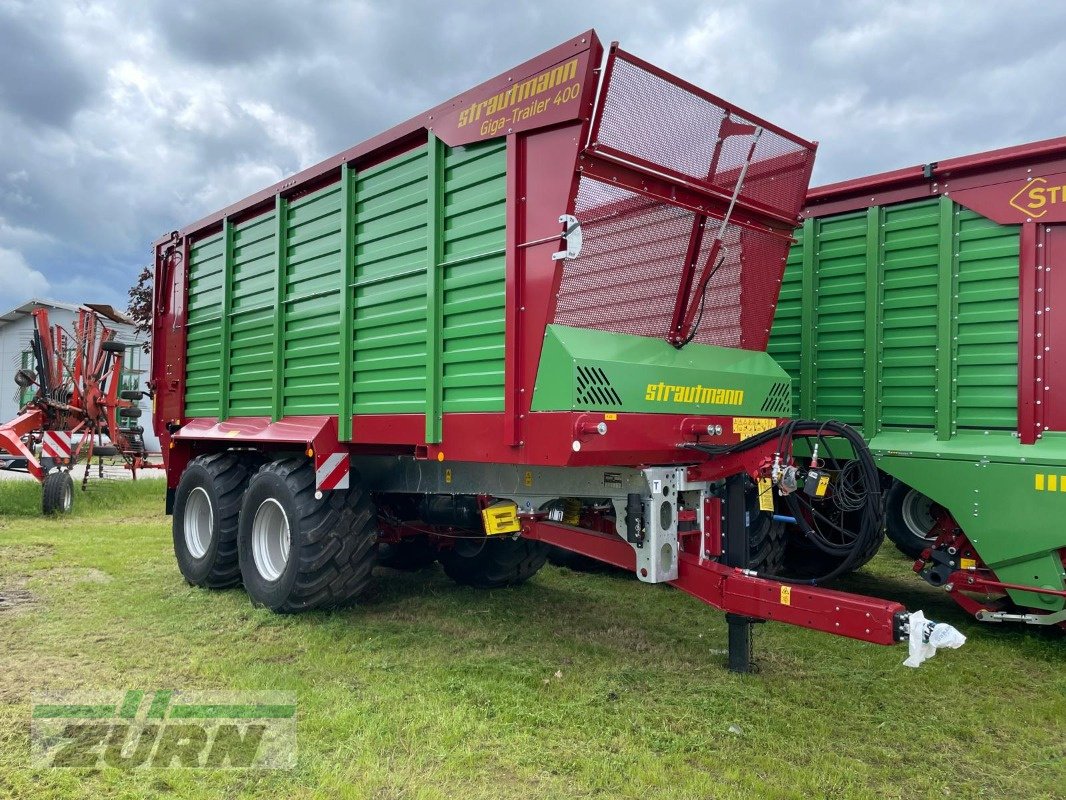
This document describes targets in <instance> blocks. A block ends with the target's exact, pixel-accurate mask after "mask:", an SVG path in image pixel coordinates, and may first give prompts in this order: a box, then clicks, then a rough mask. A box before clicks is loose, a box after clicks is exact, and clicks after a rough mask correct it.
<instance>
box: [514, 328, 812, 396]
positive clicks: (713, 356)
mask: <svg viewBox="0 0 1066 800" xmlns="http://www.w3.org/2000/svg"><path fill="white" fill-rule="evenodd" d="M790 399H791V392H790V388H789V379H788V375H787V373H786V372H785V371H784V370H783V369H781V367H779V366H778V365H777V364H776V363H775V362H774V360H773V359H772V358H771V357H770V356H769V355H768V354H767V353H762V352H756V351H753V350H740V349H736V348H728V347H713V346H711V345H703V344H689V345H687V346H685V347H684V348H682V349H680V350H678V349H676V348H674V347H672V346H671V345H670V344H669V343H667V342H666V341H665V340H664V339H653V338H650V337H647V336H631V335H628V334H621V333H607V332H604V331H595V330H587V329H585V328H571V327H568V326H565V325H549V326H548V327H547V330H546V332H545V337H544V350H543V351H542V352H541V359H540V367H539V369H538V371H537V383H536V386H535V387H534V390H533V407H532V409H533V411H603V412H612V411H627V412H644V413H653V414H731V415H738V416H789V415H790V414H791V403H790Z"/></svg>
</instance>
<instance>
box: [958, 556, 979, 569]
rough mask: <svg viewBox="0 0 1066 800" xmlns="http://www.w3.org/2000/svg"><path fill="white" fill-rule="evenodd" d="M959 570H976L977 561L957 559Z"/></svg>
mask: <svg viewBox="0 0 1066 800" xmlns="http://www.w3.org/2000/svg"><path fill="white" fill-rule="evenodd" d="M959 568H960V569H977V559H974V558H960V559H959Z"/></svg>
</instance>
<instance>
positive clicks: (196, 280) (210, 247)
mask: <svg viewBox="0 0 1066 800" xmlns="http://www.w3.org/2000/svg"><path fill="white" fill-rule="evenodd" d="M223 250H224V247H223V242H222V234H221V233H217V234H215V235H214V236H210V237H208V238H206V239H203V240H201V241H199V242H195V243H194V244H193V246H192V247H191V248H190V252H189V305H188V309H189V313H188V328H187V331H186V344H185V347H186V352H185V416H187V417H215V416H218V413H219V393H218V388H219V378H218V373H219V370H220V369H221V368H222V359H221V353H222V282H223V279H224V274H223V273H224V268H225V257H224V256H225V254H224V252H223Z"/></svg>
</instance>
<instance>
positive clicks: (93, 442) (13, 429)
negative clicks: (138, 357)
mask: <svg viewBox="0 0 1066 800" xmlns="http://www.w3.org/2000/svg"><path fill="white" fill-rule="evenodd" d="M33 317H34V323H35V325H34V330H33V338H32V341H31V351H32V353H33V362H34V366H35V369H20V370H19V371H18V372H17V373H16V375H15V381H16V383H18V385H19V386H20V387H21V388H22V389H29V388H31V387H36V392H35V393H34V395H33V398H32V399H31V400H30V402H29V403H27V404H26V405H25V406H24V407H23V409H22V410H21V412H20V413H19V415H18V416H17V417H15V419H13V420H11V421H10V422H7V423H5V424H3V425H0V449H2V450H4V451H6V452H8V453H10V454H12V455H15V456H21V457H22V458H23V459H25V461H26V469H27V471H28V472H29V473H30V474H31V475H33V477H35V478H36V479H37V480H38V481H40V482H41V484H42V502H41V507H42V509H43V511H44V513H46V514H49V513H57V512H63V513H65V512H68V511H70V508H71V505H72V502H73V494H74V493H73V488H74V484H73V480H72V478H71V475H70V469H71V467H73V466H74V465H76V464H79V463H84V464H85V474H84V476H83V478H82V488H84V487H85V485H86V484H87V482H88V480H89V474H90V473H89V464H90V462H91V461H92V459H93V457H94V456H96V457H97V458H102V457H105V456H109V457H118V458H121V459H122V460H123V462H124V463H125V466H126V468H127V469H129V470H131V471H132V472H133V475H134V476H136V471H137V470H139V469H144V468H147V467H155V466H161V465H156V464H149V463H147V461H146V460H145V455H146V454H145V448H144V439H143V435H142V434H143V433H144V429H143V428H142V427H140V426H139V425H137V424H136V422H137V420H138V418H139V417H140V414H141V410H140V408H138V407H137V401H138V400H139V399H140V398H141V396H142V393H141V392H139V391H131V390H123V389H122V388H121V385H122V380H121V378H122V370H123V359H124V358H125V355H126V350H127V345H126V344H124V343H122V342H119V341H116V340H115V332H114V331H113V330H112V329H110V328H108V327H106V326H105V325H104V324H103V323H102V322H101V320H100V319H99V317H97V315H96V314H95V313H94V312H92V311H89V310H86V309H82V310H80V311H79V312H78V317H77V320H76V322H75V327H74V330H73V331H66V330H64V329H63V327H62V326H60V325H50V324H49V321H48V312H47V311H46V310H45V309H43V308H39V309H37V310H36V311H34V312H33ZM130 423H133V424H130ZM105 439H106V440H107V441H106V444H105Z"/></svg>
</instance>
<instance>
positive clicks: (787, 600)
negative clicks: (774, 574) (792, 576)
mask: <svg viewBox="0 0 1066 800" xmlns="http://www.w3.org/2000/svg"><path fill="white" fill-rule="evenodd" d="M781 605H783V606H790V605H792V587H791V586H782V587H781Z"/></svg>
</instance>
